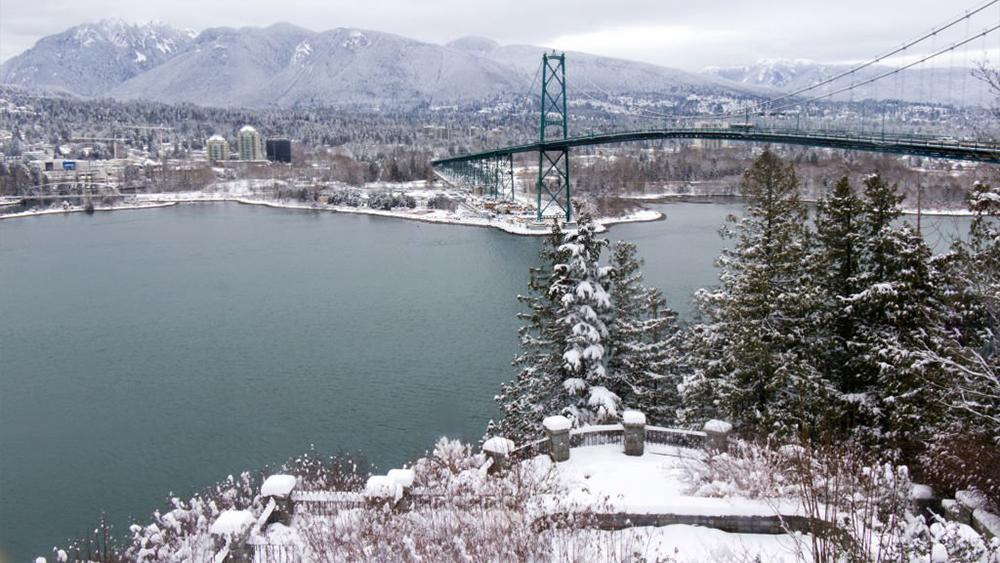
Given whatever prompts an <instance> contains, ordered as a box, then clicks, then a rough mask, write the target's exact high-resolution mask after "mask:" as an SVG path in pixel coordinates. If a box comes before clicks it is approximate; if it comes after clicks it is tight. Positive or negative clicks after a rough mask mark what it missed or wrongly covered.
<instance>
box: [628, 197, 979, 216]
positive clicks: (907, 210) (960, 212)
mask: <svg viewBox="0 0 1000 563" xmlns="http://www.w3.org/2000/svg"><path fill="white" fill-rule="evenodd" d="M620 197H621V198H622V199H629V200H633V201H641V202H645V203H670V202H672V201H678V200H680V201H684V200H697V201H700V202H704V201H710V200H712V199H715V198H718V199H724V200H731V199H733V198H739V199H742V198H743V196H741V195H737V194H732V195H723V194H694V193H680V192H677V191H665V192H656V193H635V194H625V195H622V196H620ZM804 201H808V202H810V203H815V201H813V200H804ZM902 212H903V215H928V216H941V217H971V216H973V215H974V213H973V212H971V211H969V210H968V209H965V208H954V209H949V208H943V207H926V208H923V209H920V210H918V209H917V208H915V207H904V208H903V209H902Z"/></svg>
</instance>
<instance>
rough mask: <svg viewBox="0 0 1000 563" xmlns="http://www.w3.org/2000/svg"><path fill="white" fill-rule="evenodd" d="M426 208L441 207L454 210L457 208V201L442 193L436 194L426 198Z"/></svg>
mask: <svg viewBox="0 0 1000 563" xmlns="http://www.w3.org/2000/svg"><path fill="white" fill-rule="evenodd" d="M427 208H428V209H441V210H444V211H455V210H456V209H458V202H457V201H455V200H453V199H451V198H450V197H448V196H446V195H444V194H437V195H436V196H434V197H432V198H430V199H428V200H427Z"/></svg>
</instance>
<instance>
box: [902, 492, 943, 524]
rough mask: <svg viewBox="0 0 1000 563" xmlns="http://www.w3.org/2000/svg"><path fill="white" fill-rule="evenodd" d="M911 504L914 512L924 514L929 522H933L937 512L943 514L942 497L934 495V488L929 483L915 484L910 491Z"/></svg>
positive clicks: (918, 514) (919, 514)
mask: <svg viewBox="0 0 1000 563" xmlns="http://www.w3.org/2000/svg"><path fill="white" fill-rule="evenodd" d="M910 506H911V508H912V509H913V513H914V514H916V515H917V516H922V517H923V518H924V520H927V521H928V523H930V522H932V518H933V516H934V515H935V514H943V513H944V510H943V508H942V505H941V499H939V498H937V496H935V495H934V489H932V488H931V487H929V486H927V485H916V484H915V485H913V491H912V492H911V493H910Z"/></svg>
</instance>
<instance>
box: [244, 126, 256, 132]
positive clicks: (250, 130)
mask: <svg viewBox="0 0 1000 563" xmlns="http://www.w3.org/2000/svg"><path fill="white" fill-rule="evenodd" d="M256 132H257V130H256V129H254V128H253V127H251V126H249V125H244V126H243V127H241V128H240V133H256Z"/></svg>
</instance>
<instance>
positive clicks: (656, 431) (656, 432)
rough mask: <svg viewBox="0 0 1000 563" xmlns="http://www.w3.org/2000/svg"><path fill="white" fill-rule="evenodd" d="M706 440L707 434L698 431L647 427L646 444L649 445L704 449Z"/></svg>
mask: <svg viewBox="0 0 1000 563" xmlns="http://www.w3.org/2000/svg"><path fill="white" fill-rule="evenodd" d="M706 438H707V434H705V433H704V432H700V431H697V430H681V429H678V428H663V427H662V426H647V427H646V443H648V444H661V445H665V446H679V447H682V448H692V449H704V448H705V439H706Z"/></svg>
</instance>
